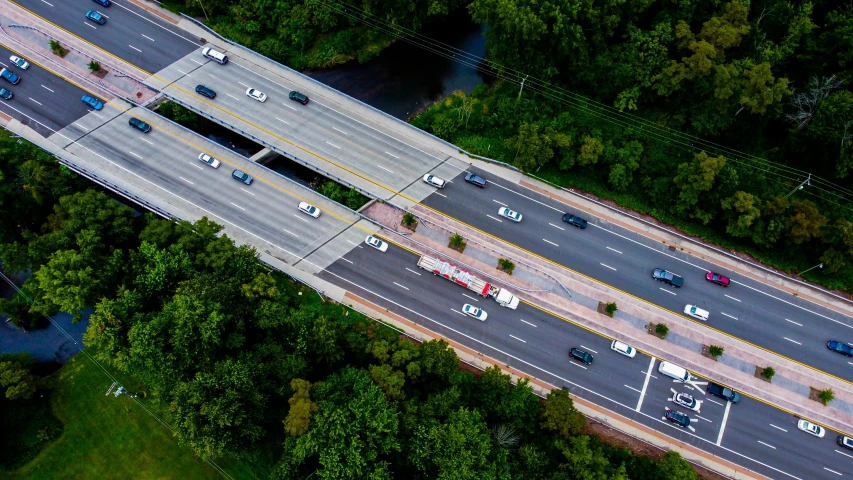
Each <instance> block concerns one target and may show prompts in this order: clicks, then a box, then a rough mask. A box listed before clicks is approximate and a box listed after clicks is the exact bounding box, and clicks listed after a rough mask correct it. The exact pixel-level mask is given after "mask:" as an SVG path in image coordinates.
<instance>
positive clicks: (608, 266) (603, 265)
mask: <svg viewBox="0 0 853 480" xmlns="http://www.w3.org/2000/svg"><path fill="white" fill-rule="evenodd" d="M599 265H601V266H602V267H607V268H609V269H611V270H613V271H614V272H615V271H616V269H615V268H613V267H611V266H610V265H605V264H603V263H599Z"/></svg>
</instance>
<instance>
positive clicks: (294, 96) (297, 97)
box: [288, 90, 308, 105]
mask: <svg viewBox="0 0 853 480" xmlns="http://www.w3.org/2000/svg"><path fill="white" fill-rule="evenodd" d="M288 97H290V99H291V100H293V101H294V102H299V103H301V104H302V105H308V97H306V96H305V94H302V93H299V92H297V91H295V90H294V91H292V92H290V95H288Z"/></svg>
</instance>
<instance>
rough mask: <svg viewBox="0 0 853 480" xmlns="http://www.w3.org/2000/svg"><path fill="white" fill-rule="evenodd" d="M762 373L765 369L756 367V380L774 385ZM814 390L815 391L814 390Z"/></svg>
mask: <svg viewBox="0 0 853 480" xmlns="http://www.w3.org/2000/svg"><path fill="white" fill-rule="evenodd" d="M762 372H764V369H763V368H761V367H758V366H756V367H755V378H760V379H761V380H764V381H765V382H767V383H772V382H771V381H770V379H768V378H766V377H765V376H764V375H762ZM812 390H814V389H812Z"/></svg>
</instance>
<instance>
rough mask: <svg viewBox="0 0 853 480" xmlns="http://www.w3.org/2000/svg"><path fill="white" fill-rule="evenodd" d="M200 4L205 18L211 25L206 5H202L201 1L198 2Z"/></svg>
mask: <svg viewBox="0 0 853 480" xmlns="http://www.w3.org/2000/svg"><path fill="white" fill-rule="evenodd" d="M198 4H199V5H201V11H202V12H204V18H205V19H206V20H207V23H210V17H208V16H207V10H205V9H204V4H203V3H201V0H198Z"/></svg>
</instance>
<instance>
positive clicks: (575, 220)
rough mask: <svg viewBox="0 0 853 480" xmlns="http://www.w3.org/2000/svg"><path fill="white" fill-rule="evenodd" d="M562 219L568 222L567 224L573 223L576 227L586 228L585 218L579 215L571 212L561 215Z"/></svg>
mask: <svg viewBox="0 0 853 480" xmlns="http://www.w3.org/2000/svg"><path fill="white" fill-rule="evenodd" d="M563 221H564V222H566V223H568V224H569V225H573V226H575V227H578V228H586V226H587V222H586V220H584V219H582V218H581V217H576V216H574V215H572V214H571V213H567V214H565V215H563Z"/></svg>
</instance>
